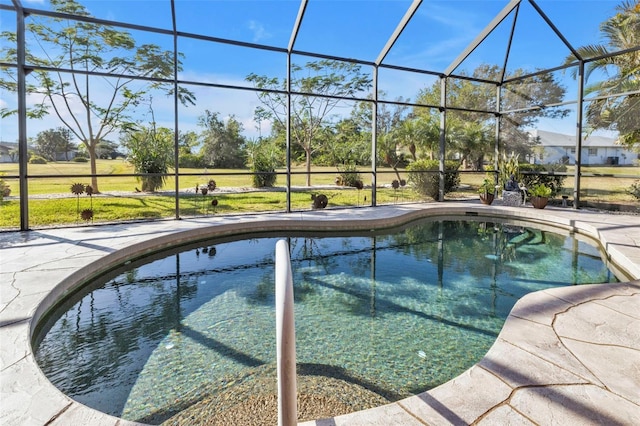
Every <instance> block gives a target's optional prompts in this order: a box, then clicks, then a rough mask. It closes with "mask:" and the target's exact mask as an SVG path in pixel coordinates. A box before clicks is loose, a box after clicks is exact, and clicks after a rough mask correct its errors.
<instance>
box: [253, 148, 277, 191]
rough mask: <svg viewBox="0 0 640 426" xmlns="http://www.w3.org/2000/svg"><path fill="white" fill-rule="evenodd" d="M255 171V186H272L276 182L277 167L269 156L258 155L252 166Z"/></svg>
mask: <svg viewBox="0 0 640 426" xmlns="http://www.w3.org/2000/svg"><path fill="white" fill-rule="evenodd" d="M250 169H251V171H252V172H253V177H252V180H253V186H254V187H255V188H264V187H272V186H273V185H275V183H276V178H277V175H276V169H275V167H274V165H273V162H272V161H270V160H269V158H268V157H266V156H263V155H257V156H255V158H254V159H253V162H252V164H251V167H250Z"/></svg>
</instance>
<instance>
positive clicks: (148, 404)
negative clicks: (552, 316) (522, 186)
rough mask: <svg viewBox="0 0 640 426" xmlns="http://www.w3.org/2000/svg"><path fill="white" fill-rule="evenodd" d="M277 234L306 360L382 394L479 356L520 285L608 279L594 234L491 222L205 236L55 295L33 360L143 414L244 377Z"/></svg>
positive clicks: (84, 393) (259, 326)
mask: <svg viewBox="0 0 640 426" xmlns="http://www.w3.org/2000/svg"><path fill="white" fill-rule="evenodd" d="M281 238H286V239H287V240H288V242H289V245H290V250H291V260H292V270H293V272H294V288H295V290H294V293H295V315H296V318H295V321H296V346H297V361H298V364H299V370H301V371H303V370H305V368H306V369H307V370H313V374H316V375H326V376H329V377H334V378H339V379H341V380H346V381H349V382H353V383H358V384H359V385H361V386H364V387H366V388H367V389H370V390H371V391H373V392H375V393H377V394H379V395H381V396H383V397H385V398H386V399H388V400H389V401H393V400H397V399H400V398H403V397H406V396H409V395H412V394H416V393H419V392H422V391H425V390H428V389H430V388H433V387H435V386H437V385H439V384H442V383H444V382H446V381H448V380H450V379H452V378H454V377H455V376H457V375H459V374H461V373H462V372H464V371H465V370H466V369H468V368H469V367H471V366H472V365H473V364H475V363H476V362H478V361H479V360H480V359H481V358H482V356H483V355H484V354H485V353H486V352H487V350H488V349H489V348H490V346H491V345H492V344H493V342H494V341H495V339H496V337H497V335H498V333H499V332H500V329H501V328H502V325H503V323H504V321H505V319H506V317H507V315H508V313H509V311H510V310H511V308H512V307H513V305H514V304H515V302H516V301H517V300H518V299H519V298H521V297H522V296H523V295H525V294H527V293H530V292H532V291H537V290H543V289H546V288H549V287H554V286H564V285H574V284H585V283H601V282H611V281H616V279H615V277H614V276H613V275H612V274H611V273H610V272H609V270H608V269H607V266H606V265H605V264H604V263H603V261H602V260H601V259H602V256H601V252H600V251H599V249H598V248H597V247H595V246H593V245H590V244H589V243H586V242H584V241H579V240H577V239H576V238H575V237H574V236H572V235H560V234H556V233H553V232H549V231H542V230H538V229H533V228H525V227H522V226H516V225H510V224H500V223H493V222H474V221H426V222H420V223H415V224H412V225H411V226H408V227H404V228H402V229H397V230H394V231H388V233H385V234H380V233H374V232H372V233H371V234H370V235H365V236H363V235H360V236H345V235H337V236H328V235H324V236H319V237H303V236H287V235H286V234H285V233H283V234H282V235H281V236H277V237H274V236H264V237H259V238H251V239H243V240H238V241H226V242H220V241H218V242H216V241H210V242H207V243H200V244H198V245H197V246H191V247H182V248H179V249H176V250H172V251H169V252H165V253H163V254H160V255H154V256H153V259H145V260H142V261H138V262H134V263H132V264H130V265H127V266H126V267H125V269H122V270H118V271H115V272H114V273H112V274H110V275H108V276H105V277H104V279H103V280H101V281H100V282H95V283H91V284H90V285H89V286H87V288H86V289H85V290H83V291H81V292H79V293H77V294H75V295H74V296H73V297H72V298H70V299H69V300H67V301H66V302H65V303H63V304H61V305H60V306H59V307H58V308H57V309H56V311H55V312H54V313H53V314H52V315H51V316H50V317H49V318H48V319H47V323H46V325H45V326H44V327H42V330H41V332H40V333H39V334H38V335H37V336H36V338H35V341H34V343H35V346H36V359H37V362H38V364H39V365H40V367H41V368H42V370H43V372H44V373H45V374H46V375H47V377H48V378H49V379H50V380H51V382H52V383H53V384H54V385H56V386H57V387H58V388H59V389H60V390H62V391H63V392H64V393H66V394H67V395H69V396H70V397H72V398H74V399H76V400H77V401H79V402H81V403H83V404H85V405H88V406H90V407H93V408H96V409H98V410H100V411H103V412H106V413H109V414H112V415H115V416H119V417H123V418H125V419H129V420H135V421H142V422H150V423H157V422H161V421H163V420H165V419H167V418H168V417H170V416H171V415H172V414H175V413H176V412H179V411H180V410H182V409H185V408H187V407H188V406H190V405H191V404H193V403H195V402H197V401H198V400H200V399H202V398H203V397H204V396H205V395H210V394H216V393H219V392H225V391H227V390H229V389H231V388H232V387H233V386H236V385H237V384H239V383H243V382H246V381H250V380H253V379H254V378H255V377H256V376H257V375H258V374H259V371H261V370H264V369H265V368H264V367H265V366H270V365H273V364H274V362H275V357H276V348H275V311H274V296H275V295H274V264H273V261H274V251H275V243H276V241H277V240H278V239H281ZM270 371H272V369H270Z"/></svg>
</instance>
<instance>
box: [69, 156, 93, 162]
mask: <svg viewBox="0 0 640 426" xmlns="http://www.w3.org/2000/svg"><path fill="white" fill-rule="evenodd" d="M71 161H73V162H74V163H87V162H88V161H89V159H88V158H87V157H74V158H73V160H71Z"/></svg>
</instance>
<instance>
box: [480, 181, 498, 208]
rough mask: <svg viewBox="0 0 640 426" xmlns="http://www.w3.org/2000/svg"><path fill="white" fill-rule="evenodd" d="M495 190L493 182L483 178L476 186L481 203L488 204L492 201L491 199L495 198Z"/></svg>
mask: <svg viewBox="0 0 640 426" xmlns="http://www.w3.org/2000/svg"><path fill="white" fill-rule="evenodd" d="M495 190H496V187H495V185H494V184H493V181H491V180H489V179H487V178H485V179H484V180H483V181H482V184H481V185H480V187H479V188H478V194H480V201H482V204H487V205H490V204H491V203H493V199H494V198H495Z"/></svg>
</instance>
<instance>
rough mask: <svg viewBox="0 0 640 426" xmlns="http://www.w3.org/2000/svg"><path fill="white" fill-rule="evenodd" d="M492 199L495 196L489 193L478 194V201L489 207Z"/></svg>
mask: <svg viewBox="0 0 640 426" xmlns="http://www.w3.org/2000/svg"><path fill="white" fill-rule="evenodd" d="M494 197H495V195H494V194H491V193H486V194H480V201H482V204H487V205H490V204H491V203H493V199H494Z"/></svg>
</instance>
